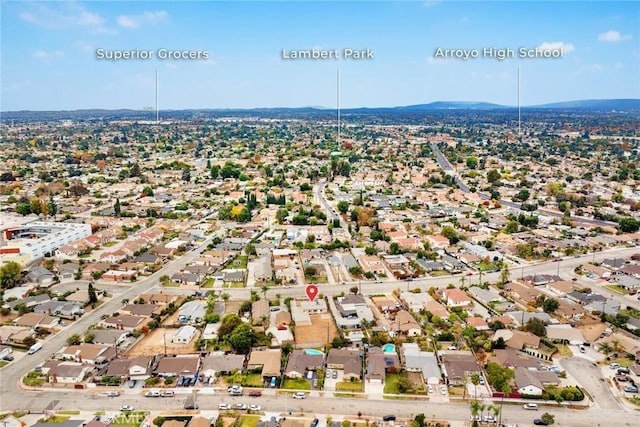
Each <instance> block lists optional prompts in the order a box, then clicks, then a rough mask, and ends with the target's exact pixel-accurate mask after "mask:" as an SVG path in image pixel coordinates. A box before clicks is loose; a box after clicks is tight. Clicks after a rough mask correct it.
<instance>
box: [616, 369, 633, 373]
mask: <svg viewBox="0 0 640 427" xmlns="http://www.w3.org/2000/svg"><path fill="white" fill-rule="evenodd" d="M629 372H630V371H629V369H628V368H620V369H618V374H628V373H629Z"/></svg>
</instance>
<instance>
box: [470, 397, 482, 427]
mask: <svg viewBox="0 0 640 427" xmlns="http://www.w3.org/2000/svg"><path fill="white" fill-rule="evenodd" d="M469 410H470V411H471V417H472V418H473V424H472V426H473V427H478V419H477V417H478V414H480V411H482V410H483V405H482V403H480V402H478V401H477V400H472V401H471V402H470V403H469Z"/></svg>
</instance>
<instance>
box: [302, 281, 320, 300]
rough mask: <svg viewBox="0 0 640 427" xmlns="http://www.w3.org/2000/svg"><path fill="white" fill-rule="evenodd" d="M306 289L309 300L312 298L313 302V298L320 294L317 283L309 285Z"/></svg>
mask: <svg viewBox="0 0 640 427" xmlns="http://www.w3.org/2000/svg"><path fill="white" fill-rule="evenodd" d="M305 291H306V292H307V296H308V297H309V300H311V302H313V300H314V299H316V297H317V296H318V287H317V286H316V285H309V286H307V288H306V289H305Z"/></svg>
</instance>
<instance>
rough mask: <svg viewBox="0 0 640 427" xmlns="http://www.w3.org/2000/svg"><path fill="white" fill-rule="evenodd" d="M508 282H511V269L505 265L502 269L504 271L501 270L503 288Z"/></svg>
mask: <svg viewBox="0 0 640 427" xmlns="http://www.w3.org/2000/svg"><path fill="white" fill-rule="evenodd" d="M508 281H509V267H508V266H507V265H506V264H505V266H504V267H502V270H500V282H501V283H502V286H504V285H505V284H506V283H507V282H508Z"/></svg>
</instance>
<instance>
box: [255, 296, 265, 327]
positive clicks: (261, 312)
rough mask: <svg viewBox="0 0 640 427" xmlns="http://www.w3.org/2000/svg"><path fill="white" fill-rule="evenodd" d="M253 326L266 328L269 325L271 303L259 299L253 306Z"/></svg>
mask: <svg viewBox="0 0 640 427" xmlns="http://www.w3.org/2000/svg"><path fill="white" fill-rule="evenodd" d="M251 324H252V325H254V326H256V325H262V326H264V327H265V328H266V327H267V326H268V325H269V301H267V300H266V299H259V300H258V301H254V302H253V303H252V304H251Z"/></svg>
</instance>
